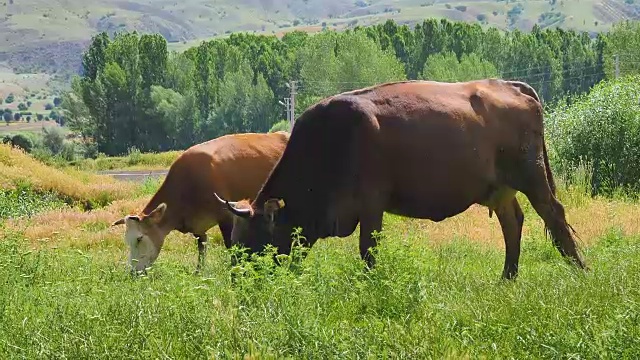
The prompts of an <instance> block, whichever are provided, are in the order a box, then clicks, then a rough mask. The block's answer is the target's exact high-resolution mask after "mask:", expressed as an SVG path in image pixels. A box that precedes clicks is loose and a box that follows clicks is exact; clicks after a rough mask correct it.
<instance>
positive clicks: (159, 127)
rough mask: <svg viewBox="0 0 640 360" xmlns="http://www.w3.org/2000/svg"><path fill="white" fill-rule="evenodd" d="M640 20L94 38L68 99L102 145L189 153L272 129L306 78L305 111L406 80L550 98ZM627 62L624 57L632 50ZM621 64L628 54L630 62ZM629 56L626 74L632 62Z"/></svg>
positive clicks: (592, 76) (603, 66) (569, 88)
mask: <svg viewBox="0 0 640 360" xmlns="http://www.w3.org/2000/svg"><path fill="white" fill-rule="evenodd" d="M638 32H639V31H638V26H637V24H636V23H621V24H620V25H618V26H617V27H616V28H614V30H613V32H611V33H608V34H599V35H597V36H596V37H595V38H591V37H590V36H589V34H587V33H578V32H574V31H567V30H563V29H551V28H548V29H545V30H541V29H540V28H539V27H538V26H534V28H533V29H532V31H531V32H530V33H523V32H521V31H518V30H515V31H512V32H502V31H500V30H498V29H496V28H488V29H486V30H485V29H483V28H482V27H481V26H480V25H479V24H470V23H465V22H451V21H448V20H444V19H443V20H435V19H429V20H425V21H424V22H423V23H421V24H418V25H416V27H415V29H413V30H412V29H411V28H409V27H408V26H406V25H403V26H399V25H397V24H396V23H394V22H393V21H387V22H386V23H384V24H379V25H375V26H369V27H356V28H354V29H353V30H348V31H346V32H343V33H337V32H334V31H323V32H321V33H319V34H316V35H309V34H307V33H303V32H292V33H288V34H286V35H284V36H283V37H282V38H281V39H279V38H277V37H275V36H264V35H252V34H248V33H240V34H232V35H231V36H229V37H228V38H224V39H216V40H212V41H208V42H202V43H201V44H200V45H199V46H196V47H193V48H190V49H189V50H187V51H185V52H184V53H169V52H168V50H167V43H166V41H165V39H164V38H163V37H162V36H160V35H141V36H139V35H138V34H137V33H118V34H116V35H115V36H114V37H113V38H110V37H109V36H108V35H107V34H106V33H102V34H99V35H96V36H95V37H94V38H93V41H92V43H91V45H90V46H89V48H88V49H87V51H86V52H85V54H84V57H83V75H82V77H80V78H76V79H75V80H74V81H73V84H72V90H71V91H70V92H69V93H67V94H65V95H64V96H63V98H62V100H61V103H62V106H63V107H64V109H65V119H67V121H68V125H69V127H70V128H71V129H73V130H75V131H77V132H79V133H81V134H82V135H83V136H84V137H85V139H89V140H91V141H95V143H96V144H97V147H98V151H100V152H103V153H105V154H107V155H117V154H124V153H126V152H127V150H128V149H129V148H131V147H133V146H135V147H136V148H138V149H140V150H141V151H143V152H146V151H165V150H169V149H184V148H186V147H188V146H190V145H192V144H194V143H196V142H200V141H204V140H207V139H210V138H214V137H217V136H220V135H223V134H226V133H233V132H247V131H258V132H266V131H268V130H269V129H270V128H271V127H272V126H273V125H274V124H275V123H277V122H279V121H281V120H283V119H284V118H285V111H286V109H285V108H284V107H283V106H282V105H280V104H279V103H278V102H279V100H280V99H282V98H284V97H287V96H289V91H290V89H289V87H288V86H287V85H288V83H289V82H290V81H292V80H293V81H296V82H297V89H298V92H297V94H298V95H297V97H296V113H297V114H300V112H302V111H304V109H305V108H306V107H307V106H309V105H310V104H312V103H313V102H315V101H317V100H318V99H320V98H322V97H325V96H328V95H332V94H335V93H337V92H340V91H346V90H350V89H355V88H360V87H364V86H368V85H372V84H375V83H380V82H384V81H389V80H400V79H435V80H447V81H459V80H470V79H474V78H483V77H489V76H499V77H503V78H508V79H519V80H524V81H526V82H528V83H530V84H531V85H533V86H534V87H535V88H536V89H537V90H538V92H539V94H540V96H541V97H542V98H543V99H544V100H545V101H546V102H547V103H549V102H555V101H556V100H559V99H563V98H565V96H567V95H568V96H573V95H576V94H582V93H585V92H586V91H588V90H589V89H590V87H591V86H593V85H594V84H596V83H598V82H599V81H600V80H602V79H603V78H605V76H612V70H611V69H613V67H612V66H613V65H612V62H611V61H612V59H613V54H614V53H615V54H622V55H625V54H627V55H628V54H629V53H630V50H629V49H630V47H633V46H634V44H631V43H629V42H628V41H627V42H625V41H623V40H621V39H620V36H618V35H617V34H618V33H623V34H625V36H628V35H629V34H637V33H638ZM625 59H626V58H625ZM623 61H627V62H628V61H630V60H624V59H623ZM630 66H631V65H629V64H627V65H625V67H623V69H622V70H623V71H626V70H627V69H631V70H632V68H631V67H630Z"/></svg>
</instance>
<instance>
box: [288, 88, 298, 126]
mask: <svg viewBox="0 0 640 360" xmlns="http://www.w3.org/2000/svg"><path fill="white" fill-rule="evenodd" d="M289 90H290V91H291V93H290V94H289V96H290V102H289V110H290V111H291V114H290V115H289V131H291V130H292V129H293V123H294V122H295V121H296V81H295V80H291V82H290V85H289Z"/></svg>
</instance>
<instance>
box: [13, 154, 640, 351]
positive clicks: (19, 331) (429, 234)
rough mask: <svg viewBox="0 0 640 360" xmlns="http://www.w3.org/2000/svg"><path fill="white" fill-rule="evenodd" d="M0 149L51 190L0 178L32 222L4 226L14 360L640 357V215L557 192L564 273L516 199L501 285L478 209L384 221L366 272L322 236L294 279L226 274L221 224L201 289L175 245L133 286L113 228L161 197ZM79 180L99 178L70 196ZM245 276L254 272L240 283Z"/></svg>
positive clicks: (148, 187) (637, 209) (174, 237)
mask: <svg viewBox="0 0 640 360" xmlns="http://www.w3.org/2000/svg"><path fill="white" fill-rule="evenodd" d="M1 150H3V148H0V166H5V167H6V166H13V168H12V170H13V173H20V174H22V175H24V176H25V178H27V177H28V178H30V179H41V181H37V180H32V181H31V184H30V185H28V186H27V185H25V187H23V188H19V187H16V186H11V184H14V183H16V179H19V178H20V176H13V178H11V179H7V178H6V175H4V176H5V178H4V181H0V189H4V190H3V191H5V193H7V194H8V193H9V192H12V194H13V195H11V196H5V197H3V196H2V195H0V208H8V207H12V206H13V207H14V208H15V207H16V206H15V204H16V203H20V204H22V207H23V208H24V207H31V208H32V210H33V211H29V209H22V210H20V209H18V210H16V211H14V212H12V214H13V215H10V216H5V217H4V218H2V217H1V216H0V278H1V279H4V280H3V281H2V282H0V356H1V357H2V358H42V357H47V358H50V357H55V358H61V357H65V358H87V357H92V358H93V357H96V358H102V357H109V358H168V357H171V358H205V357H206V358H243V356H245V357H244V358H275V357H277V358H282V357H289V358H336V357H338V358H373V357H393V358H398V357H401V358H427V357H434V358H461V357H463V358H465V357H474V358H476V357H490V358H540V357H545V358H569V357H571V358H615V359H622V358H629V359H631V358H637V357H638V356H640V307H639V306H638V305H639V304H638V303H639V302H640V278H639V277H638V276H637V274H638V272H639V271H640V235H639V234H640V222H638V221H637V219H638V218H640V204H638V203H636V202H632V201H629V200H624V199H619V200H612V199H599V198H596V199H591V198H588V197H586V196H584V195H583V194H584V190H583V188H584V187H577V188H570V189H567V188H565V187H564V186H561V192H560V197H561V200H562V201H563V203H564V204H565V206H566V209H567V214H568V219H569V221H570V223H572V225H573V226H574V227H575V229H576V231H577V232H578V235H579V236H580V238H581V239H582V241H581V243H582V246H583V247H584V252H585V257H586V260H587V262H588V264H589V266H590V267H591V271H589V272H587V273H582V272H579V271H576V270H575V269H573V268H571V267H569V266H567V265H566V264H565V262H563V261H562V259H561V258H560V255H559V254H558V253H557V251H556V250H555V249H554V248H553V246H552V245H551V242H550V241H548V240H546V239H545V238H544V235H543V228H542V222H541V220H540V218H539V217H537V215H535V213H534V211H533V210H532V208H531V206H530V204H529V203H528V201H527V200H526V199H525V198H524V197H523V196H521V195H520V194H519V197H520V199H521V200H522V202H521V204H522V207H523V210H524V213H525V225H524V233H523V246H522V256H521V260H520V276H519V278H518V279H517V280H516V281H515V282H504V281H501V280H500V273H501V270H502V265H503V261H504V257H503V256H504V255H503V253H504V245H503V241H502V237H501V231H500V226H499V224H498V220H497V218H496V217H495V216H494V217H493V218H489V217H488V214H487V211H486V209H485V208H481V207H475V206H474V207H472V208H470V209H469V210H468V211H467V212H465V213H464V214H462V215H460V216H457V217H454V218H450V219H447V220H445V221H443V222H441V223H437V224H436V223H432V222H430V221H425V220H416V219H407V218H402V217H398V216H390V215H386V216H385V219H384V224H385V228H384V231H383V240H382V241H381V246H380V247H379V253H378V265H377V267H376V268H375V269H374V270H373V271H371V272H368V273H367V272H363V271H362V263H361V262H360V261H359V255H358V251H357V247H358V245H357V233H358V230H356V232H355V233H354V235H352V236H350V237H349V238H346V239H336V238H331V239H325V240H320V241H319V242H318V243H317V245H316V246H315V247H314V248H313V249H312V250H311V252H310V254H309V256H308V257H307V258H306V259H305V260H304V261H302V262H301V263H300V264H299V265H298V266H294V265H295V264H291V265H290V266H283V267H279V268H274V267H273V266H272V264H271V263H270V261H268V260H267V259H269V257H265V258H262V259H260V261H258V262H256V263H254V264H253V266H250V265H248V264H246V265H244V266H243V267H239V268H235V269H230V265H229V254H228V253H227V252H226V251H225V249H224V248H223V246H222V245H221V237H220V234H219V231H218V229H217V228H214V229H211V230H210V231H209V233H210V239H211V241H210V248H209V252H208V254H207V261H206V266H205V269H204V271H203V273H202V274H200V275H193V270H194V269H195V264H196V258H197V255H196V254H197V251H196V245H195V240H194V239H193V238H192V237H191V236H189V235H184V234H180V233H177V232H173V233H171V234H170V235H169V236H168V238H167V240H166V242H165V245H164V248H163V249H162V252H161V254H160V257H159V259H158V261H157V262H156V264H155V265H154V267H153V268H152V269H151V270H150V271H149V272H148V274H147V275H146V276H143V277H138V278H132V277H131V276H129V275H128V273H127V271H126V266H125V263H126V257H127V250H126V246H125V244H124V242H123V231H124V229H123V228H122V227H117V228H116V227H110V226H109V224H110V223H111V222H112V221H114V220H115V219H117V218H119V217H121V216H122V215H124V214H127V213H129V212H132V211H135V210H139V209H140V207H142V206H143V205H144V204H145V202H146V201H147V200H148V199H149V197H150V195H151V194H152V193H153V191H154V189H156V188H157V186H158V185H159V183H157V182H156V183H146V184H142V185H138V186H136V185H131V184H128V183H117V182H115V181H109V180H107V179H106V178H103V177H99V176H94V175H89V174H83V173H82V172H80V171H77V170H74V171H70V170H69V171H68V172H67V171H62V170H54V169H50V168H46V167H36V168H34V170H30V171H31V172H30V173H29V175H27V173H26V171H27V170H25V168H24V167H20V171H19V172H18V171H16V169H17V167H16V166H17V165H16V161H15V160H16V159H17V157H18V156H20V154H18V153H13V152H10V153H8V152H7V151H1ZM7 154H9V155H7ZM7 159H9V160H7ZM11 159H13V160H14V161H12V160H11ZM20 160H21V161H26V160H25V159H22V158H20ZM1 164H4V165H1ZM7 164H9V165H7ZM11 164H13V165H11ZM30 165H32V166H35V164H30ZM6 169H7V168H2V169H0V174H6V171H4V170H6ZM54 174H56V175H55V176H54ZM63 174H64V176H65V177H64V178H63ZM54 178H55V179H57V180H54ZM45 179H46V180H47V181H48V182H47V184H49V185H48V186H47V185H45V183H44V180H45ZM61 179H64V181H63V180H61ZM71 179H85V180H86V181H80V180H78V182H76V183H73V186H67V185H66V184H67V183H71V182H72V180H71ZM44 188H48V189H49V190H50V191H51V192H52V193H54V194H68V193H69V192H70V191H72V190H71V189H73V193H74V194H75V196H76V197H77V198H79V199H82V198H85V199H90V198H91V196H93V193H94V192H95V191H96V189H101V190H102V191H104V192H105V193H110V194H112V195H111V196H110V199H111V201H110V202H109V203H108V204H106V205H105V206H103V207H100V208H96V209H94V210H92V211H82V210H81V209H79V208H77V207H70V206H68V205H66V204H63V203H59V202H56V200H55V199H52V198H44V197H42V195H38V194H37V193H35V192H31V190H29V189H44ZM16 189H22V190H20V191H21V192H20V193H19V196H16V194H17V192H16ZM82 189H84V190H82ZM89 189H91V191H87V190H89ZM3 202H4V203H3ZM21 215H23V216H21ZM231 272H234V273H237V274H239V275H241V276H240V277H238V278H237V282H236V283H235V284H232V282H231V280H230V273H231Z"/></svg>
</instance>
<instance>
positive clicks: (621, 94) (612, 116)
mask: <svg viewBox="0 0 640 360" xmlns="http://www.w3.org/2000/svg"><path fill="white" fill-rule="evenodd" d="M639 94H640V76H638V75H635V76H628V77H623V78H620V79H615V80H608V81H603V82H601V83H599V84H597V85H596V86H594V87H593V89H592V91H591V92H590V93H589V94H585V95H582V96H579V97H578V98H576V99H575V101H574V102H573V103H572V104H571V105H570V106H566V105H565V106H562V105H561V106H558V108H556V109H554V111H553V112H552V113H551V114H550V116H548V117H547V121H548V124H547V127H546V129H547V132H548V134H549V144H550V147H551V149H550V152H551V153H552V155H553V161H554V167H555V168H556V169H557V170H558V171H560V172H561V173H563V174H564V176H566V178H567V179H568V180H569V181H571V178H572V173H573V172H574V171H575V169H576V167H577V166H579V165H580V164H581V163H583V164H587V165H589V167H590V168H591V193H592V195H597V194H605V195H611V194H613V193H614V192H615V191H617V190H620V189H622V190H624V191H625V192H636V191H639V190H640V166H638V164H639V163H640V99H639ZM550 156H551V155H550Z"/></svg>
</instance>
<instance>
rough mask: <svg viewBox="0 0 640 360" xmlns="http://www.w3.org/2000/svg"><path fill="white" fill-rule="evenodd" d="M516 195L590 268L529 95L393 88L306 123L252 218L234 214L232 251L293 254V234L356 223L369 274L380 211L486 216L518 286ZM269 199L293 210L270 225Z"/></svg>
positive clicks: (474, 85) (340, 104)
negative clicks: (474, 208)
mask: <svg viewBox="0 0 640 360" xmlns="http://www.w3.org/2000/svg"><path fill="white" fill-rule="evenodd" d="M516 191H521V192H523V193H524V194H525V195H527V196H528V197H529V199H530V200H531V202H532V204H533V205H534V208H535V209H536V211H537V212H538V214H539V215H540V216H541V217H542V218H543V219H544V220H545V224H546V225H547V226H548V227H549V229H550V231H551V233H552V234H553V235H554V242H555V243H556V246H557V247H558V249H559V250H560V252H561V253H562V254H563V255H566V256H569V257H572V258H574V260H576V262H577V263H578V265H580V266H583V265H584V264H583V262H582V260H581V259H580V258H579V255H578V254H577V252H576V251H577V250H576V248H575V243H574V239H573V237H572V234H571V233H570V232H569V230H568V229H569V227H568V224H567V223H566V220H565V217H564V209H563V207H562V205H561V204H560V203H559V202H558V201H557V199H556V198H555V196H554V192H555V186H554V185H553V180H552V176H551V172H550V169H549V167H548V159H547V155H546V148H545V144H544V137H543V118H542V106H541V104H540V102H539V98H538V96H537V94H536V93H535V90H533V88H531V87H530V86H529V85H527V84H525V83H522V82H509V81H502V80H496V79H486V80H478V81H470V82H462V83H440V82H431V81H405V82H396V83H387V84H382V85H378V86H373V87H370V88H365V89H360V90H355V91H351V92H346V93H342V94H338V95H336V96H333V97H329V98H327V99H324V100H322V101H320V102H319V103H317V104H315V105H314V106H312V107H310V108H309V109H307V110H306V111H305V112H304V113H303V114H302V115H301V116H300V117H299V119H298V120H297V121H296V123H295V126H294V128H293V130H292V133H291V138H290V140H289V143H288V145H287V147H286V149H285V151H284V154H283V156H282V158H281V159H280V161H279V162H278V164H277V165H276V167H275V168H274V170H273V172H272V174H271V175H270V176H269V178H268V180H267V181H266V183H265V185H264V186H263V188H262V189H261V191H260V193H259V194H258V196H257V197H256V200H255V201H254V203H253V204H252V207H253V211H252V213H255V215H252V216H248V215H242V214H243V212H242V209H241V208H237V209H235V210H236V213H237V214H239V215H242V216H240V217H238V218H237V219H236V225H235V228H234V231H233V233H232V242H233V243H239V244H244V245H246V246H248V247H249V248H251V249H252V250H254V251H256V250H260V249H261V248H262V247H263V246H264V245H265V244H266V243H272V244H274V245H275V246H277V247H279V248H280V249H281V252H288V251H289V250H290V241H291V240H290V233H291V230H292V228H293V227H297V226H301V227H302V228H303V235H304V236H306V238H307V241H308V244H309V245H312V244H313V243H314V242H315V241H316V240H317V239H318V238H323V237H327V236H340V237H343V236H348V235H349V234H351V233H352V232H353V231H354V230H355V227H356V225H357V223H358V222H360V225H361V229H360V251H361V256H362V258H363V259H365V260H367V262H368V264H370V265H373V258H372V256H371V255H370V253H369V249H370V248H371V247H373V246H375V244H376V242H375V240H374V239H373V238H372V236H371V232H372V231H373V230H378V231H379V230H380V229H381V225H382V214H383V212H384V211H386V212H390V213H394V214H398V215H403V216H408V217H414V218H422V219H431V220H433V221H441V220H444V219H446V218H448V217H451V216H455V215H457V214H459V213H461V212H463V211H465V210H466V209H467V208H468V207H469V206H471V205H472V204H474V203H475V204H483V205H486V206H488V207H489V209H490V211H495V212H496V214H497V215H498V216H499V218H500V222H501V226H502V228H503V234H504V236H505V242H506V247H507V259H506V261H505V270H504V273H503V276H505V277H508V278H511V277H514V276H515V274H516V273H517V263H518V256H519V252H520V233H521V230H522V229H521V228H522V221H523V219H524V217H523V216H522V212H521V210H520V207H519V205H518V203H517V200H516V198H515V193H516ZM269 199H282V200H284V203H285V204H286V205H285V206H284V207H283V208H282V209H280V210H278V211H277V213H276V214H275V215H274V214H270V216H269V217H266V216H263V215H261V210H260V209H261V208H262V206H263V205H262V204H263V203H264V202H265V201H267V200H269ZM232 210H233V209H232ZM271 218H273V219H274V220H273V221H274V222H275V224H272V225H269V226H267V225H265V224H264V223H265V222H267V221H269V219H271ZM269 229H273V230H269Z"/></svg>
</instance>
